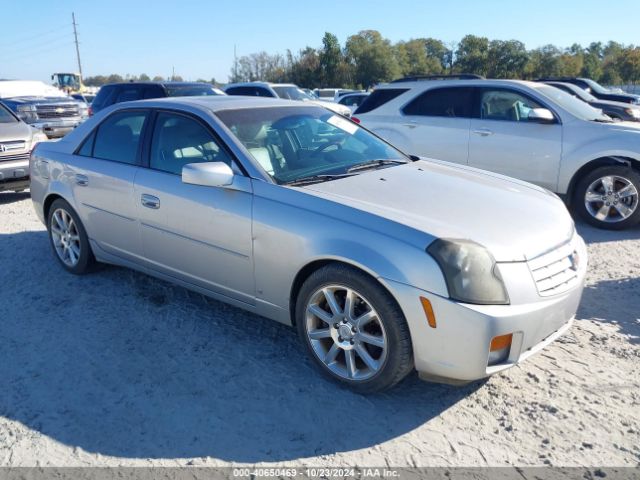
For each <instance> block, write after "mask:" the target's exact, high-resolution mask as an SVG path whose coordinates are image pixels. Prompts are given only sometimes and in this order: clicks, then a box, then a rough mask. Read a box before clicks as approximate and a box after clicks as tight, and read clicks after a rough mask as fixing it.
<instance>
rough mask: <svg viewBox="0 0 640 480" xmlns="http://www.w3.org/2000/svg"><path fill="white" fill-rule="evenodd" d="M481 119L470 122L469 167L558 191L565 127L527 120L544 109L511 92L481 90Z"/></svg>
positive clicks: (503, 89) (525, 96) (513, 91)
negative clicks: (531, 114) (537, 110)
mask: <svg viewBox="0 0 640 480" xmlns="http://www.w3.org/2000/svg"><path fill="white" fill-rule="evenodd" d="M478 100H479V113H478V115H477V117H478V118H474V119H473V120H471V135H470V140H469V165H470V166H472V167H477V168H482V169H484V170H490V171H492V172H497V173H502V174H504V175H508V176H510V177H515V178H519V179H521V180H526V181H527V182H531V183H535V184H537V185H540V186H542V187H545V188H548V189H549V190H551V191H556V187H557V182H558V169H559V167H560V157H561V155H562V125H561V124H560V123H558V122H557V121H556V122H554V123H549V124H542V123H536V122H532V121H529V120H528V114H529V112H530V111H531V110H532V109H534V108H545V106H544V105H542V104H541V103H539V102H537V101H536V100H534V99H532V98H530V97H529V96H527V95H525V94H524V93H521V92H518V91H515V90H511V89H508V88H490V87H487V88H482V89H481V90H480V92H479V95H478Z"/></svg>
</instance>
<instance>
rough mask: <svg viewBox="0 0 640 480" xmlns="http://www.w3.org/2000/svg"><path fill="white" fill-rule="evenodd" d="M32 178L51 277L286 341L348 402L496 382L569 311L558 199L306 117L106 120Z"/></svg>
mask: <svg viewBox="0 0 640 480" xmlns="http://www.w3.org/2000/svg"><path fill="white" fill-rule="evenodd" d="M514 161H518V159H514ZM30 169H31V172H30V173H31V195H32V198H33V204H34V207H35V210H36V212H37V214H38V216H39V217H40V219H41V220H42V221H43V222H44V223H45V224H46V226H47V230H48V232H49V238H50V241H51V246H52V250H53V253H54V255H55V256H56V258H57V259H58V260H59V261H60V263H61V265H62V266H63V267H64V268H65V269H66V270H68V271H69V272H71V273H75V274H82V273H85V272H88V271H91V269H92V267H93V266H94V265H95V264H96V262H104V263H110V264H116V265H122V266H127V267H131V268H134V269H136V270H139V271H142V272H145V273H147V274H149V275H153V276H156V277H159V278H162V279H165V280H168V281H170V282H173V283H176V284H179V285H182V286H184V287H186V288H189V289H192V290H195V291H197V292H201V293H203V294H205V295H208V296H211V297H213V298H216V299H219V300H222V301H224V302H228V303H230V304H232V305H236V306H238V307H241V308H244V309H246V310H249V311H252V312H255V313H257V314H259V315H263V316H265V317H267V318H271V319H273V320H277V321H279V322H282V323H285V324H289V325H295V326H296V328H297V329H298V331H299V333H300V337H301V339H302V342H303V344H304V346H305V347H306V349H307V350H308V352H309V354H310V356H311V358H312V359H313V361H314V362H315V363H316V364H317V365H318V367H319V368H320V370H322V371H323V372H325V373H326V374H327V375H329V376H330V377H332V378H334V379H336V380H338V381H340V382H342V383H344V384H347V385H349V386H350V387H352V388H354V389H356V390H357V391H360V392H374V391H379V390H383V389H386V388H389V387H391V386H392V385H394V384H396V383H397V382H399V381H400V380H401V379H402V378H403V377H405V376H406V375H407V373H408V372H410V371H411V370H412V369H413V368H415V369H416V370H417V371H418V372H419V374H420V376H421V377H422V378H424V379H428V380H435V381H443V382H449V383H458V382H467V381H470V380H475V379H479V378H483V377H486V376H489V375H491V374H493V373H496V372H499V371H502V370H504V369H507V368H509V367H511V366H513V365H515V364H516V363H518V362H520V361H522V360H524V359H526V358H528V357H529V356H531V355H532V354H534V353H535V352H537V351H539V350H540V349H542V348H543V347H544V346H546V345H547V344H549V343H550V342H552V341H553V340H554V339H556V338H557V337H558V336H560V335H562V333H563V332H565V331H566V330H567V329H568V328H569V327H570V325H571V322H572V319H573V317H574V315H575V312H576V310H577V307H578V304H579V302H580V296H581V294H582V288H583V281H584V277H585V271H586V265H587V255H586V249H585V245H584V243H583V241H582V239H581V238H580V237H579V236H578V235H577V234H576V231H575V228H574V224H573V221H572V219H571V217H570V216H569V214H568V212H567V210H566V208H565V207H564V204H563V203H562V202H561V201H560V199H559V198H558V197H556V196H555V195H553V194H552V193H550V192H548V191H546V190H544V189H541V188H539V187H536V186H534V185H531V184H528V183H525V182H522V181H518V180H514V179H512V178H507V177H503V176H500V175H497V174H493V173H489V172H484V171H481V170H476V169H472V168H468V167H465V166H460V165H453V164H448V163H445V162H440V161H436V160H425V159H418V158H415V157H407V156H406V155H404V154H403V153H401V152H400V151H398V150H397V149H395V148H394V147H392V146H391V145H389V144H388V143H386V142H384V141H383V140H381V139H380V138H378V137H377V136H375V135H373V134H372V133H370V132H368V131H367V130H365V129H363V128H361V127H359V126H358V125H357V124H355V123H353V122H352V121H350V120H347V119H345V118H343V117H341V116H339V115H335V114H334V113H333V112H330V111H328V110H325V109H324V108H322V107H318V106H307V105H301V104H300V103H299V102H290V101H285V100H274V99H261V98H246V97H245V98H242V97H212V98H206V97H199V98H196V97H193V98H175V99H162V100H148V101H139V102H130V103H122V104H118V105H115V106H113V107H111V108H109V109H106V110H104V111H102V112H100V113H99V114H98V115H96V116H94V117H92V118H91V119H90V120H88V121H87V122H85V123H84V124H83V125H81V126H79V127H78V128H77V129H76V130H74V131H73V132H72V133H70V134H69V135H67V136H66V137H64V138H63V139H62V140H61V141H59V142H56V143H42V144H40V145H38V147H37V148H36V150H35V151H34V153H33V154H32V157H31V164H30Z"/></svg>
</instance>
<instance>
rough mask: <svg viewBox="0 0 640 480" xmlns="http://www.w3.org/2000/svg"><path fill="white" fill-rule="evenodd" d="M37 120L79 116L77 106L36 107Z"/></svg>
mask: <svg viewBox="0 0 640 480" xmlns="http://www.w3.org/2000/svg"><path fill="white" fill-rule="evenodd" d="M36 111H37V113H38V118H42V119H47V118H65V117H77V116H78V115H80V108H79V107H78V104H50V105H49V104H46V105H36Z"/></svg>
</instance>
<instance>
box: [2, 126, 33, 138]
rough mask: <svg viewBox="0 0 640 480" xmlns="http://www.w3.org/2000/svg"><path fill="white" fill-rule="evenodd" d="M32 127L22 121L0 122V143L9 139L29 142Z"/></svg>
mask: <svg viewBox="0 0 640 480" xmlns="http://www.w3.org/2000/svg"><path fill="white" fill-rule="evenodd" d="M32 136H33V129H32V127H30V126H29V125H27V124H26V123H24V122H14V123H0V143H2V142H8V141H11V140H24V141H25V142H27V143H28V142H30V141H31V137H32Z"/></svg>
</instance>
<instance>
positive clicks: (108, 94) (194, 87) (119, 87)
mask: <svg viewBox="0 0 640 480" xmlns="http://www.w3.org/2000/svg"><path fill="white" fill-rule="evenodd" d="M208 95H225V93H224V92H223V91H222V90H219V89H217V88H215V87H214V86H213V85H211V84H210V83H202V82H123V83H110V84H107V85H103V86H102V87H101V88H100V91H99V92H98V95H96V98H94V99H93V102H91V110H90V112H91V114H94V113H97V112H99V111H100V110H102V109H103V108H107V107H110V106H111V105H113V104H114V103H120V102H130V101H133V100H142V99H146V98H164V97H200V96H208Z"/></svg>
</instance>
